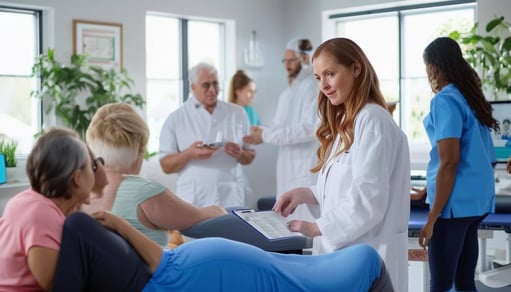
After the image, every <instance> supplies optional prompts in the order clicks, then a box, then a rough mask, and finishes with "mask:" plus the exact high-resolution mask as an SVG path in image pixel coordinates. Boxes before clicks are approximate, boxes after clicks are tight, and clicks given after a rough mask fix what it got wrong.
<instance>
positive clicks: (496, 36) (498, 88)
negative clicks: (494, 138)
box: [449, 17, 511, 100]
mask: <svg viewBox="0 0 511 292" xmlns="http://www.w3.org/2000/svg"><path fill="white" fill-rule="evenodd" d="M478 26H479V23H476V24H475V25H474V26H473V27H472V29H471V30H470V31H468V32H463V33H462V32H459V31H453V32H451V33H450V34H449V37H450V38H452V39H454V40H456V41H458V42H459V43H460V45H461V46H462V48H463V49H464V54H465V59H466V60H467V62H468V63H470V64H471V65H472V66H473V67H474V68H475V69H476V70H477V71H478V72H479V73H480V77H481V79H482V82H483V86H485V87H486V88H487V90H489V91H490V94H489V96H488V97H489V98H490V99H495V100H497V99H502V98H503V96H502V95H504V96H505V98H506V99H507V98H508V97H509V95H510V94H511V55H510V50H511V34H510V32H511V24H510V23H508V22H506V21H505V20H504V17H496V18H494V19H492V20H490V21H489V22H488V23H487V24H486V26H485V29H484V32H483V33H482V34H479V33H478Z"/></svg>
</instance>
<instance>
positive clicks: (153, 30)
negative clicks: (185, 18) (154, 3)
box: [146, 15, 181, 80]
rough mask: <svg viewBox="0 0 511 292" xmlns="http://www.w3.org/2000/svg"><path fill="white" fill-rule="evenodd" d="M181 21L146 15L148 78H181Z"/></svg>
mask: <svg viewBox="0 0 511 292" xmlns="http://www.w3.org/2000/svg"><path fill="white" fill-rule="evenodd" d="M179 44H180V42H179V21H178V19H177V18H172V17H163V16H153V15H148V16H147V17H146V72H147V73H146V74H147V78H168V79H174V80H177V79H179V78H180V76H181V75H180V74H179V68H180V62H179V60H180V58H179V56H180V55H181V54H180V47H179V46H180V45H179Z"/></svg>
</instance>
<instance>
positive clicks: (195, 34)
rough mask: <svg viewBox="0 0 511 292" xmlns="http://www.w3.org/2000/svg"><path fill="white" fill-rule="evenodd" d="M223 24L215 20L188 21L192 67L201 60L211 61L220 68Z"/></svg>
mask: <svg viewBox="0 0 511 292" xmlns="http://www.w3.org/2000/svg"><path fill="white" fill-rule="evenodd" d="M220 41H221V25H220V24H219V23H215V22H206V21H195V20H190V21H189V22H188V62H189V65H190V67H192V66H194V65H195V64H197V63H199V62H206V63H210V64H211V65H213V66H215V67H216V68H217V69H218V70H220V68H219V66H220V64H221V60H220V55H221V54H220V51H221V45H220Z"/></svg>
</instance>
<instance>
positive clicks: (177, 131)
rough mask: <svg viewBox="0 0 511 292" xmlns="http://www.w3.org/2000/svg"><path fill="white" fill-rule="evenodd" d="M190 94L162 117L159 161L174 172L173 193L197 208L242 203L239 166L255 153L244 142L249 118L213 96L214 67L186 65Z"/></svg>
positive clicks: (215, 91) (215, 86) (215, 84)
mask: <svg viewBox="0 0 511 292" xmlns="http://www.w3.org/2000/svg"><path fill="white" fill-rule="evenodd" d="M189 76H190V89H191V95H190V97H189V98H188V100H187V101H186V102H185V103H184V104H183V105H182V106H181V107H180V108H179V109H177V110H176V111H174V112H173V113H171V114H170V115H169V117H168V118H167V120H166V121H165V123H164V125H163V127H162V130H161V133H160V165H161V167H162V169H163V171H164V172H165V173H167V174H169V173H178V178H177V186H176V194H177V195H178V196H180V197H181V198H182V199H183V200H185V201H187V202H189V203H192V204H194V205H196V206H199V207H202V206H207V205H214V204H216V205H220V206H222V207H235V206H244V205H245V187H244V183H243V175H242V170H241V165H246V164H250V163H251V162H252V161H253V160H254V157H255V151H254V150H253V149H251V148H250V147H248V146H247V145H244V144H243V136H244V135H245V134H246V133H248V132H249V122H248V118H247V115H246V114H245V111H244V110H243V108H242V107H240V106H238V105H235V104H232V103H226V102H223V101H220V100H218V98H217V97H218V93H219V91H220V90H219V83H218V73H217V70H216V69H215V68H214V67H213V66H211V65H209V64H206V63H199V64H197V65H196V66H194V67H193V68H191V69H190V72H189Z"/></svg>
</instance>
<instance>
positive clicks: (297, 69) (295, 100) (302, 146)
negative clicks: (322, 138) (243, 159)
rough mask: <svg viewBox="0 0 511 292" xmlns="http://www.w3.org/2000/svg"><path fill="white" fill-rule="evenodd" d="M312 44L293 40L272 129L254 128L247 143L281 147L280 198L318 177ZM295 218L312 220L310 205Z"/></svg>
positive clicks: (298, 39) (278, 181) (278, 170)
mask: <svg viewBox="0 0 511 292" xmlns="http://www.w3.org/2000/svg"><path fill="white" fill-rule="evenodd" d="M311 53H312V43H311V42H310V41H309V40H308V39H304V38H297V39H292V40H290V41H289V42H288V43H287V45H286V49H285V51H284V58H283V59H282V63H283V64H284V67H285V69H286V71H287V75H288V83H289V84H288V86H287V87H286V88H285V89H284V91H282V93H281V94H280V96H279V100H278V103H277V109H276V112H275V117H274V118H273V122H272V124H271V125H269V126H261V127H258V126H252V127H251V134H250V136H247V137H246V138H245V139H244V140H245V142H246V143H251V144H260V143H263V142H264V143H269V144H273V145H277V146H278V147H279V152H278V157H277V190H276V197H277V198H278V197H279V196H280V195H281V194H282V193H284V192H286V191H289V190H291V189H293V188H296V187H304V186H310V185H314V184H315V183H316V175H315V174H312V173H311V172H310V169H311V168H313V167H314V166H315V165H316V161H317V157H316V150H317V149H318V146H319V144H318V142H317V140H316V127H317V126H318V124H319V119H318V114H317V97H318V93H319V89H318V86H317V82H316V80H315V79H314V76H313V73H312V66H310V60H309V55H310V54H311ZM291 217H292V218H293V219H300V220H305V221H312V220H314V218H313V217H312V215H311V214H310V213H309V210H308V209H307V207H306V206H304V205H302V206H298V208H297V209H296V210H295V212H294V213H293V215H292V216H291Z"/></svg>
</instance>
